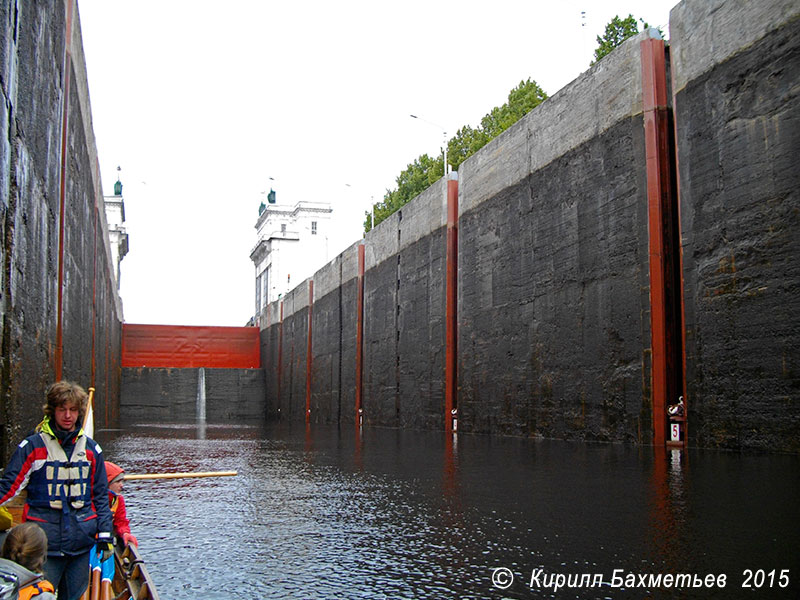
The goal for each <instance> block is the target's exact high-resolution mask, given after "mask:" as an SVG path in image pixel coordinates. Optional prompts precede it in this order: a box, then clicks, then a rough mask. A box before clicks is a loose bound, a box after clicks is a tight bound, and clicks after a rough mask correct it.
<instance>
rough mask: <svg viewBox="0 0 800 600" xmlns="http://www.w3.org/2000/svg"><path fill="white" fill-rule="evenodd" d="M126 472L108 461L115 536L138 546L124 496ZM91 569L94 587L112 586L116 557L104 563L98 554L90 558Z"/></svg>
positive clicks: (107, 467) (107, 473)
mask: <svg viewBox="0 0 800 600" xmlns="http://www.w3.org/2000/svg"><path fill="white" fill-rule="evenodd" d="M124 474H125V471H124V470H123V469H122V467H120V466H119V465H116V464H114V463H112V462H111V461H108V460H107V461H106V475H107V476H108V503H109V505H110V506H111V515H112V516H113V519H114V534H115V535H116V536H117V537H118V538H121V539H122V541H123V542H124V543H125V545H126V546H127V545H128V544H133V545H134V546H138V545H139V542H138V541H137V540H136V537H134V535H133V534H132V533H131V524H130V522H129V521H128V515H127V513H126V512H125V497H124V496H123V495H122V485H123V484H122V482H123V475H124ZM89 567H90V568H91V570H92V577H91V585H92V586H103V585H105V586H110V585H111V581H112V580H113V579H114V557H113V556H111V557H109V558H108V559H107V560H105V561H102V560H100V557H99V556H98V555H97V554H96V553H94V552H93V553H92V554H91V556H89Z"/></svg>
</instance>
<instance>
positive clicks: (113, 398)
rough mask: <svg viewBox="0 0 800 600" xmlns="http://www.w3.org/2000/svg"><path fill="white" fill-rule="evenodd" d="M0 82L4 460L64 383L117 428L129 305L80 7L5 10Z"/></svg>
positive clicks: (15, 1)
mask: <svg viewBox="0 0 800 600" xmlns="http://www.w3.org/2000/svg"><path fill="white" fill-rule="evenodd" d="M0 84H1V85H0V93H1V94H2V96H3V97H2V101H0V239H2V242H3V243H2V244H1V245H0V259H1V262H2V265H3V268H2V282H1V284H0V313H1V314H0V317H1V321H0V328H1V331H2V367H1V369H0V422H2V426H1V427H0V432H2V440H0V453H2V454H3V455H4V456H5V457H7V456H8V452H9V450H10V449H11V448H13V446H14V445H16V444H17V443H18V442H19V440H20V438H21V437H22V436H23V435H24V434H25V433H26V432H27V431H29V430H30V429H31V428H32V427H33V425H35V424H36V423H37V422H38V421H39V420H40V419H41V406H42V404H43V402H44V393H45V390H46V388H47V386H48V385H49V384H50V383H52V382H53V381H54V380H56V379H58V378H62V377H63V378H65V379H70V380H75V381H77V382H79V383H80V384H82V385H83V386H84V387H89V386H94V387H95V388H96V389H97V394H96V398H95V414H96V421H97V423H98V426H100V427H102V426H107V425H110V424H113V423H114V422H116V420H117V419H118V416H119V414H118V411H119V390H120V366H119V365H120V363H119V358H120V335H121V334H120V329H121V328H120V323H121V320H122V307H121V303H120V299H119V296H118V294H117V284H116V281H115V275H114V269H113V268H112V267H111V253H110V249H109V246H108V231H107V224H106V221H105V209H104V206H103V192H102V187H101V184H100V177H99V166H98V157H97V151H96V147H95V140H94V134H93V131H92V124H91V109H90V105H89V94H88V84H87V79H86V73H85V62H84V58H83V49H82V45H81V33H80V23H79V21H78V14H77V7H76V5H75V4H74V2H71V1H69V0H68V1H66V2H64V1H57V2H43V1H36V0H31V1H30V2H28V1H25V2H21V1H19V0H12V1H10V2H4V3H2V6H0ZM64 124H66V128H64ZM62 132H64V134H65V135H64V137H63V138H62Z"/></svg>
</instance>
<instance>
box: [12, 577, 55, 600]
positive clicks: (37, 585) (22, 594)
mask: <svg viewBox="0 0 800 600" xmlns="http://www.w3.org/2000/svg"><path fill="white" fill-rule="evenodd" d="M42 592H50V593H55V590H54V589H53V584H52V583H50V582H49V581H47V579H40V580H38V581H35V582H34V583H29V584H28V585H26V586H25V587H24V588H22V589H20V591H19V600H29V599H30V598H33V597H35V596H38V595H39V594H41V593H42Z"/></svg>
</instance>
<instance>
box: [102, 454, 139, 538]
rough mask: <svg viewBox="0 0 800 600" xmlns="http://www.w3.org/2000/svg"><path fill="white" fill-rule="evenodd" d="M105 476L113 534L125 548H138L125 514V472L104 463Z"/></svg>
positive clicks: (108, 463) (113, 465) (115, 466)
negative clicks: (123, 489) (123, 491)
mask: <svg viewBox="0 0 800 600" xmlns="http://www.w3.org/2000/svg"><path fill="white" fill-rule="evenodd" d="M106 474H107V475H108V502H109V504H110V505H111V514H112V515H113V516H114V533H115V534H116V535H117V537H119V538H122V541H123V542H125V545H126V546H127V545H128V544H133V545H134V546H138V545H139V542H138V541H137V540H136V538H135V537H134V536H133V534H131V524H130V522H129V521H128V515H127V514H126V512H125V497H124V496H123V495H122V485H123V476H124V475H125V470H124V469H122V467H120V466H118V465H115V464H114V463H112V462H109V461H106Z"/></svg>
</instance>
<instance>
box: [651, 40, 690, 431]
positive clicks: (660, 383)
mask: <svg viewBox="0 0 800 600" xmlns="http://www.w3.org/2000/svg"><path fill="white" fill-rule="evenodd" d="M641 56H642V104H643V112H644V115H643V116H644V137H645V155H646V156H645V158H646V171H647V215H648V239H649V242H648V253H649V266H650V328H651V348H652V366H651V380H652V386H651V398H652V411H653V444H654V445H656V446H663V445H664V444H666V443H667V438H666V434H667V406H668V405H669V404H670V403H674V402H677V399H678V394H679V393H680V391H681V390H682V389H683V383H682V380H683V368H682V361H681V359H680V356H681V355H682V352H683V350H682V342H681V339H682V336H681V333H680V328H681V319H680V314H681V313H682V309H681V308H680V306H681V302H682V298H681V296H680V294H681V287H682V286H681V285H680V277H681V275H680V269H679V267H678V268H676V263H675V257H674V254H675V252H676V251H677V249H678V248H679V246H680V244H679V243H678V240H679V237H680V236H679V232H678V227H679V224H678V223H677V186H676V179H675V177H676V172H675V151H674V147H675V145H674V137H673V136H674V127H673V125H672V110H671V108H670V106H669V94H668V88H667V68H666V48H665V44H664V41H663V40H660V39H653V38H650V39H646V40H643V41H642V42H641ZM684 410H685V409H684ZM682 441H683V443H684V444H685V443H686V436H685V430H684V432H683V439H682Z"/></svg>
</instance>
